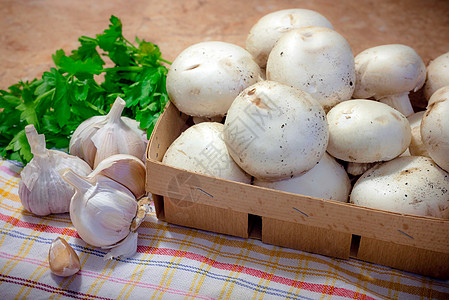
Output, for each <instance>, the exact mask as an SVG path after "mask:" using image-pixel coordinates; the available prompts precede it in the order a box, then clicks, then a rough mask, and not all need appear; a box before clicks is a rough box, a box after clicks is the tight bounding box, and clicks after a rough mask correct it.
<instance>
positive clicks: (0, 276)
mask: <svg viewBox="0 0 449 300" xmlns="http://www.w3.org/2000/svg"><path fill="white" fill-rule="evenodd" d="M1 281H4V282H9V283H14V284H18V285H22V286H27V287H30V288H34V289H38V290H41V291H45V292H49V293H57V294H60V295H64V296H69V297H72V298H75V299H85V298H86V297H88V298H89V299H104V300H109V299H112V298H105V297H98V296H95V295H92V294H85V293H80V292H76V291H70V290H65V289H61V288H59V287H53V286H50V285H48V284H43V283H40V282H37V281H32V280H29V279H24V278H19V277H13V276H7V275H3V274H0V282H1Z"/></svg>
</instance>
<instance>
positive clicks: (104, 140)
mask: <svg viewBox="0 0 449 300" xmlns="http://www.w3.org/2000/svg"><path fill="white" fill-rule="evenodd" d="M125 104H126V103H125V101H124V100H123V99H121V98H120V97H118V98H117V99H116V100H115V102H114V105H113V106H112V108H111V110H110V111H109V113H108V114H107V115H106V116H95V117H92V118H89V119H87V120H86V121H84V122H83V123H81V124H80V125H79V126H78V127H77V129H76V130H75V132H74V133H73V135H72V138H71V139H70V145H69V152H70V153H71V154H73V155H76V156H78V157H81V158H82V159H84V160H85V161H86V162H87V163H88V164H89V165H90V166H91V167H92V168H95V167H96V166H97V165H98V164H99V163H100V161H102V160H103V159H105V158H107V157H109V156H111V155H113V154H131V155H134V156H136V157H138V158H139V159H142V160H144V157H145V150H146V145H147V143H146V139H144V138H143V133H140V134H139V133H138V128H134V126H132V127H133V128H131V127H130V126H129V125H127V123H130V122H129V120H128V121H124V120H123V117H121V114H122V112H123V109H124V108H125Z"/></svg>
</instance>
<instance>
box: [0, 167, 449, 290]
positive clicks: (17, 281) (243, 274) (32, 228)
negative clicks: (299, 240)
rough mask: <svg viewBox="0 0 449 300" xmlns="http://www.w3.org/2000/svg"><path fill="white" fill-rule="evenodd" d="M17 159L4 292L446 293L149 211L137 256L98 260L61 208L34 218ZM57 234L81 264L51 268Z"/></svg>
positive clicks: (6, 198)
mask: <svg viewBox="0 0 449 300" xmlns="http://www.w3.org/2000/svg"><path fill="white" fill-rule="evenodd" d="M20 170H21V165H19V164H17V163H15V162H12V161H4V160H0V298H1V299H14V298H16V299H25V298H28V299H49V298H50V299H66V298H75V299H348V298H349V299H449V282H448V281H438V280H434V279H431V278H427V277H422V276H418V275H415V274H410V273H405V272H401V271H398V270H394V269H390V268H387V267H383V266H379V265H374V264H369V263H365V262H361V261H357V260H340V259H332V258H329V257H325V256H321V255H315V254H310V253H306V252H301V251H296V250H292V249H287V248H281V247H276V246H271V245H266V244H263V243H261V242H260V241H257V240H252V239H248V240H246V239H241V238H235V237H230V236H225V235H220V234H214V233H210V232H204V231H200V230H193V229H188V228H184V227H180V226H174V225H170V224H167V223H165V222H161V221H159V220H158V219H157V218H156V216H155V214H154V213H151V214H150V215H149V216H147V218H146V220H145V222H144V223H143V224H142V225H141V227H140V228H139V229H138V233H139V240H138V249H137V254H136V255H135V256H134V257H132V258H128V259H120V258H119V259H112V260H105V259H104V258H103V256H104V254H105V252H104V251H102V250H100V249H97V248H94V247H91V246H89V245H87V244H86V243H85V242H84V241H82V240H81V239H80V238H79V236H78V235H77V233H76V230H75V229H74V227H73V226H72V224H71V222H70V217H69V215H68V214H61V215H52V216H48V217H37V216H34V215H33V214H31V213H29V212H27V211H25V210H24V209H23V207H22V205H21V202H20V199H19V197H18V184H19V180H20V175H19V174H20ZM58 236H61V237H63V238H65V239H66V240H67V241H68V242H69V244H70V245H72V247H73V248H74V250H75V251H76V252H77V253H78V255H79V257H80V261H81V271H79V272H78V273H77V274H76V275H74V276H72V277H66V278H62V277H58V276H55V275H52V274H51V273H50V271H49V269H48V261H47V255H48V250H49V246H50V243H51V241H52V240H53V239H54V238H56V237H58Z"/></svg>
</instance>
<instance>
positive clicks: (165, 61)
mask: <svg viewBox="0 0 449 300" xmlns="http://www.w3.org/2000/svg"><path fill="white" fill-rule="evenodd" d="M159 60H160V61H162V62H164V63H166V64H168V65H171V61H168V60H165V59H163V58H162V57H161V58H159Z"/></svg>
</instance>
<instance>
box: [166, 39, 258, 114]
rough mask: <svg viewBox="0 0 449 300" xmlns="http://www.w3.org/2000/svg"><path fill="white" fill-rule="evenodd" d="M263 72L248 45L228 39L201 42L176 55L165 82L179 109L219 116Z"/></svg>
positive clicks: (188, 112) (224, 112)
mask: <svg viewBox="0 0 449 300" xmlns="http://www.w3.org/2000/svg"><path fill="white" fill-rule="evenodd" d="M261 76H262V75H261V70H260V68H259V66H258V65H257V63H256V62H255V61H254V59H253V58H252V56H251V54H250V53H249V52H248V51H246V50H245V49H243V48H241V47H239V46H237V45H234V44H230V43H225V42H217V41H211V42H201V43H198V44H195V45H192V46H190V47H188V48H187V49H185V50H184V51H182V52H181V53H180V54H179V55H178V57H176V59H175V60H174V61H173V64H172V65H171V67H170V70H169V72H168V74H167V83H166V86H167V93H168V95H169V97H170V100H171V101H172V102H173V104H174V105H175V106H176V107H177V108H178V110H179V111H181V112H183V113H185V114H188V115H191V116H196V117H216V116H224V115H225V114H226V112H227V110H228V108H229V106H230V105H231V103H232V101H233V100H234V98H235V97H236V96H237V95H238V94H239V93H240V92H241V91H242V90H244V89H245V88H246V87H248V86H250V85H252V84H253V83H256V82H257V81H258V80H259V79H260V77H261Z"/></svg>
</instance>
